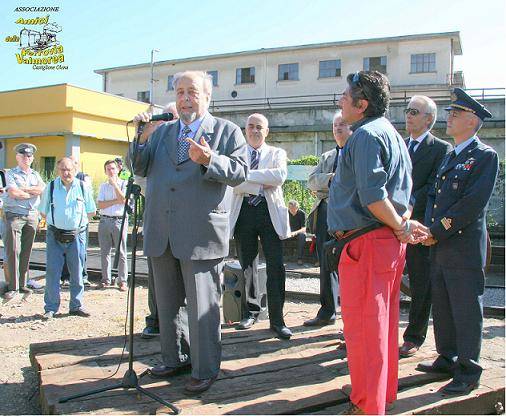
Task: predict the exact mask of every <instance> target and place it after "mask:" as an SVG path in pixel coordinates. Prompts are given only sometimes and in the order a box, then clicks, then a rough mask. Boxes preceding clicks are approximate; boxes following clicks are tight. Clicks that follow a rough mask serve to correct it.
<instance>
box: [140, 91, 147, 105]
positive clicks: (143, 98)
mask: <svg viewBox="0 0 506 416" xmlns="http://www.w3.org/2000/svg"><path fill="white" fill-rule="evenodd" d="M137 101H142V102H143V103H149V91H138V92H137Z"/></svg>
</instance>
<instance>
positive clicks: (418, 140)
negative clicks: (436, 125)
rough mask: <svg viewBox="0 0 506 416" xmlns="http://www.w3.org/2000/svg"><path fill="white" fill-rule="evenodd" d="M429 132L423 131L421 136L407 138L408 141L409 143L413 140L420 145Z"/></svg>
mask: <svg viewBox="0 0 506 416" xmlns="http://www.w3.org/2000/svg"><path fill="white" fill-rule="evenodd" d="M429 131H430V130H426V131H424V132H423V133H422V134H420V136H418V137H413V136H409V141H410V142H411V141H412V140H414V141H415V142H418V143H422V142H423V140H424V139H425V138H426V137H427V135H428V134H429Z"/></svg>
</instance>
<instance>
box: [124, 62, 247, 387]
mask: <svg viewBox="0 0 506 416" xmlns="http://www.w3.org/2000/svg"><path fill="white" fill-rule="evenodd" d="M174 89H175V91H176V107H177V110H178V112H179V117H180V119H179V121H178V122H175V123H167V124H165V125H163V126H161V127H159V128H158V129H156V131H155V132H154V133H152V128H151V126H149V125H148V126H147V128H146V129H145V130H144V132H143V133H142V134H141V136H140V137H139V138H138V139H137V141H135V142H134V143H133V145H132V147H131V153H132V155H131V157H132V159H131V160H132V161H133V168H134V172H135V174H137V175H140V176H146V177H147V185H146V207H145V222H144V254H145V255H146V256H150V257H151V261H152V266H153V275H154V281H155V291H156V302H157V307H158V311H159V320H160V343H161V350H162V359H163V365H160V366H157V367H153V368H152V369H151V370H150V373H151V375H152V376H154V377H158V378H167V377H171V376H174V375H177V374H180V373H182V372H184V371H185V370H189V369H190V367H191V374H192V376H191V378H190V380H189V382H188V383H187V384H186V386H185V389H186V390H187V391H188V392H192V393H200V392H203V391H205V390H207V389H208V388H209V387H210V386H211V384H212V383H213V382H214V380H215V379H216V377H217V376H218V373H219V370H220V363H221V334H220V295H221V286H220V274H221V272H222V266H223V258H224V257H225V256H226V255H228V241H229V219H228V216H229V212H228V204H227V202H226V199H225V195H226V190H227V185H229V186H235V185H238V184H240V183H241V182H243V181H244V180H245V177H246V170H247V162H246V161H247V156H248V153H247V148H246V141H245V140H244V136H243V134H242V132H241V129H240V128H239V127H238V126H236V125H235V124H233V123H231V122H229V121H226V120H223V119H219V118H215V117H213V116H212V115H211V114H209V113H208V107H209V103H210V100H211V91H212V78H211V77H210V76H209V75H208V74H206V73H205V72H201V71H186V72H182V73H178V74H176V75H174ZM134 120H135V121H137V122H139V121H142V122H148V121H149V115H148V114H146V113H141V114H139V115H137V116H136V117H135V119H134ZM151 133H152V134H151ZM148 138H149V140H148ZM185 298H186V303H185ZM185 306H186V308H185Z"/></svg>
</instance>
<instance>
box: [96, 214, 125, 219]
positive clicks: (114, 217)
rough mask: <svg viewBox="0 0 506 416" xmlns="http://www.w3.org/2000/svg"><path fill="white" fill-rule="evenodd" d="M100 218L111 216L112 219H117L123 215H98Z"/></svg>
mask: <svg viewBox="0 0 506 416" xmlns="http://www.w3.org/2000/svg"><path fill="white" fill-rule="evenodd" d="M100 218H112V219H115V220H119V219H120V218H123V216H119V217H118V216H116V215H103V214H102V215H100Z"/></svg>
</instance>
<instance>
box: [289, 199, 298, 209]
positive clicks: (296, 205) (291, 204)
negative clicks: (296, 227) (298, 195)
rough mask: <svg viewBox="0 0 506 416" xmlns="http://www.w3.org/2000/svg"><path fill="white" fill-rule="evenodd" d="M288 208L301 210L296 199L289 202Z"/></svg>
mask: <svg viewBox="0 0 506 416" xmlns="http://www.w3.org/2000/svg"><path fill="white" fill-rule="evenodd" d="M288 206H290V207H294V208H299V203H298V202H297V201H296V200H295V199H291V200H290V201H288Z"/></svg>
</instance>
